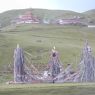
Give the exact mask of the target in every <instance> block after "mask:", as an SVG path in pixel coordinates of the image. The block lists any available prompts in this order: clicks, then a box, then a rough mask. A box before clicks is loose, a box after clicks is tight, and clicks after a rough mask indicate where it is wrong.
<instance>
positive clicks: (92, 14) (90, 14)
mask: <svg viewBox="0 0 95 95" xmlns="http://www.w3.org/2000/svg"><path fill="white" fill-rule="evenodd" d="M83 14H85V15H86V17H87V19H88V22H89V23H90V24H95V9H92V10H89V11H86V12H84V13H83Z"/></svg>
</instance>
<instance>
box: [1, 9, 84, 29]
mask: <svg viewBox="0 0 95 95" xmlns="http://www.w3.org/2000/svg"><path fill="white" fill-rule="evenodd" d="M27 11H31V12H32V14H33V15H34V16H37V17H39V18H40V19H43V18H49V19H55V18H72V17H74V16H80V17H84V15H83V14H81V13H77V12H73V11H67V10H47V9H32V8H30V9H19V10H9V11H6V12H3V13H1V14H0V23H1V24H2V27H4V26H7V25H10V24H11V23H10V22H11V20H13V19H15V18H16V17H18V15H20V14H23V13H25V12H27Z"/></svg>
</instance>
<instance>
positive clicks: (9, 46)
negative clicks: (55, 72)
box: [0, 24, 95, 81]
mask: <svg viewBox="0 0 95 95" xmlns="http://www.w3.org/2000/svg"><path fill="white" fill-rule="evenodd" d="M85 38H87V39H88V42H89V44H90V46H91V47H92V50H93V55H95V42H94V41H95V28H92V29H90V28H87V27H82V26H58V25H41V24H40V25H39V24H34V25H33V24H22V25H17V26H7V27H5V28H2V31H1V32H0V72H6V71H12V69H13V52H14V49H15V48H16V45H17V44H20V46H21V47H22V48H23V50H24V54H25V57H27V58H28V60H26V59H25V60H26V64H27V65H29V66H30V65H31V64H33V65H35V66H36V67H37V68H38V69H39V70H46V67H47V64H48V62H49V58H50V53H51V49H52V47H53V46H55V47H56V49H57V50H58V51H59V55H60V60H61V63H62V64H63V66H64V67H66V64H68V63H70V64H72V66H73V68H74V69H77V64H79V62H80V57H81V53H82V48H83V47H84V42H85ZM26 52H28V53H30V54H31V56H30V55H28V54H26ZM1 75H2V74H1ZM4 77H5V79H4V78H3V77H0V78H1V79H0V80H1V81H6V79H9V78H11V77H10V75H5V74H4Z"/></svg>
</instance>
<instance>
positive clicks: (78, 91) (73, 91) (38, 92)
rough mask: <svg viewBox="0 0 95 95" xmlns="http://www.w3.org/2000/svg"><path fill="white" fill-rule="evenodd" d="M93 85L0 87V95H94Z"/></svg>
mask: <svg viewBox="0 0 95 95" xmlns="http://www.w3.org/2000/svg"><path fill="white" fill-rule="evenodd" d="M94 89H95V84H89V83H88V84H72V83H69V84H67V83H65V84H30V85H29V84H27V85H25V84H22V85H19V84H16V85H5V84H3V85H0V95H95V90H94Z"/></svg>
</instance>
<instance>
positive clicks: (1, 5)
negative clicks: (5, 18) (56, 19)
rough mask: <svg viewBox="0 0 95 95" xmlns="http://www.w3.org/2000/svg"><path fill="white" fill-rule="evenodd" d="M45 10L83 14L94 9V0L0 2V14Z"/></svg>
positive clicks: (20, 0)
mask: <svg viewBox="0 0 95 95" xmlns="http://www.w3.org/2000/svg"><path fill="white" fill-rule="evenodd" d="M25 8H43V9H44V8H45V9H61V10H72V11H76V12H83V11H87V10H90V9H95V0H0V13H1V12H4V11H7V10H11V9H25Z"/></svg>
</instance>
